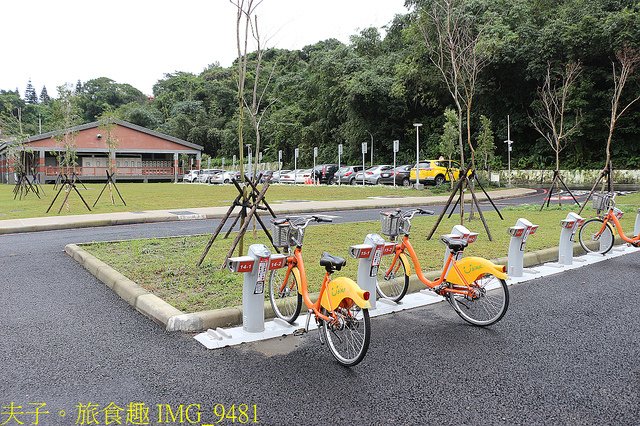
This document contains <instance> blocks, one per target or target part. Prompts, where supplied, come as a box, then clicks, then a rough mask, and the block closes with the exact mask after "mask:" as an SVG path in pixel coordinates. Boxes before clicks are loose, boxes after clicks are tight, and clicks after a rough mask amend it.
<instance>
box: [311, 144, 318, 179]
mask: <svg viewBox="0 0 640 426" xmlns="http://www.w3.org/2000/svg"><path fill="white" fill-rule="evenodd" d="M317 157H318V147H317V146H314V147H313V169H312V170H311V174H313V184H314V185H316V184H317V183H316V158H317Z"/></svg>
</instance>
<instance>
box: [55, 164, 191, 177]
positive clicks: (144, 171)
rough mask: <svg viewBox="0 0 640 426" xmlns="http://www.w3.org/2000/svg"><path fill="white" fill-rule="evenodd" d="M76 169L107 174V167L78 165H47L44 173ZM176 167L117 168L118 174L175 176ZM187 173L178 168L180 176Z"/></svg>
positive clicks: (97, 174)
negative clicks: (72, 166)
mask: <svg viewBox="0 0 640 426" xmlns="http://www.w3.org/2000/svg"><path fill="white" fill-rule="evenodd" d="M73 170H75V172H76V174H77V175H79V176H105V171H106V170H107V168H106V167H76V168H75V169H67V168H65V167H58V166H46V167H45V168H44V173H45V175H46V176H57V175H58V174H60V173H61V172H62V173H63V174H64V173H69V172H71V171H73ZM174 170H175V169H174V168H173V167H118V168H116V170H115V174H116V176H129V177H135V176H166V177H173V176H174ZM184 173H185V169H184V168H182V167H179V168H178V176H180V177H182V175H183V174H184Z"/></svg>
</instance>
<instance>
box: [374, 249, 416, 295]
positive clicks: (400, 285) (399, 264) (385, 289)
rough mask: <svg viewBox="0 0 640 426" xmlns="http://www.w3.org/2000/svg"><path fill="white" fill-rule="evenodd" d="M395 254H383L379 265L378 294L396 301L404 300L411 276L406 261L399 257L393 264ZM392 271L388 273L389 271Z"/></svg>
mask: <svg viewBox="0 0 640 426" xmlns="http://www.w3.org/2000/svg"><path fill="white" fill-rule="evenodd" d="M393 258H394V256H382V257H381V259H380V266H379V267H378V279H377V282H376V291H377V292H378V296H380V297H385V298H387V299H389V300H393V301H394V302H399V301H400V300H402V298H403V297H404V295H405V294H407V290H408V289H409V276H408V275H407V271H406V269H405V266H404V261H403V260H402V258H401V257H398V259H397V260H396V263H395V264H393V266H392V265H391V262H393ZM389 268H391V271H390V272H389V274H388V275H387V271H389Z"/></svg>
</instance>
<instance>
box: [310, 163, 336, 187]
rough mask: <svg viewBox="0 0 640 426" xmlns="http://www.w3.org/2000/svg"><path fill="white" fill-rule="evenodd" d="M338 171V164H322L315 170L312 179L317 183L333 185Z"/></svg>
mask: <svg viewBox="0 0 640 426" xmlns="http://www.w3.org/2000/svg"><path fill="white" fill-rule="evenodd" d="M337 171H338V165H337V164H320V165H318V166H316V167H315V168H314V169H313V176H312V179H314V180H315V182H317V183H331V181H332V180H333V175H335V174H336V172H337Z"/></svg>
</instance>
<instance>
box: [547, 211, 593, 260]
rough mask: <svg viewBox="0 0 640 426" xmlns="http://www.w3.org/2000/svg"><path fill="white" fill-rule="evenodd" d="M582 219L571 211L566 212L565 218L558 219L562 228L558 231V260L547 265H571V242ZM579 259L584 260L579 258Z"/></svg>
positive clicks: (582, 221)
mask: <svg viewBox="0 0 640 426" xmlns="http://www.w3.org/2000/svg"><path fill="white" fill-rule="evenodd" d="M583 223H584V219H583V218H582V217H581V216H580V215H578V214H576V213H573V212H570V213H569V214H567V217H566V219H565V220H561V221H560V226H562V230H561V231H560V244H559V246H558V262H557V263H549V264H547V265H548V266H554V267H557V268H563V267H564V266H571V265H573V242H574V237H575V235H576V231H577V230H578V228H580V227H581V226H582V224H583ZM580 261H582V262H583V261H584V260H583V259H580Z"/></svg>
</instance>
